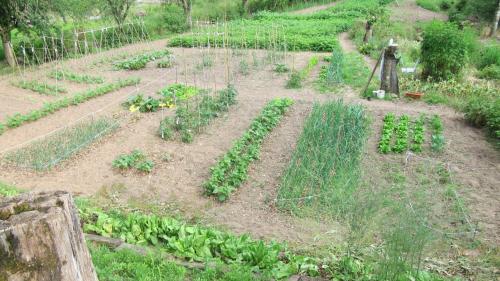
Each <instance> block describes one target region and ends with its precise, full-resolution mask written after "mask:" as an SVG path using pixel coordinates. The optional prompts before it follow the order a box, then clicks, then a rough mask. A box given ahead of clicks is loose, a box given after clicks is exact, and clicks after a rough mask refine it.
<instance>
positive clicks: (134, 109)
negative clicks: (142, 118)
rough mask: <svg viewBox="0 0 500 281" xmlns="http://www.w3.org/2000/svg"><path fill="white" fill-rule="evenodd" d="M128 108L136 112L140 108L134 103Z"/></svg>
mask: <svg viewBox="0 0 500 281" xmlns="http://www.w3.org/2000/svg"><path fill="white" fill-rule="evenodd" d="M128 110H130V112H136V111H137V110H139V107H138V106H136V105H135V104H133V105H131V106H130V107H129V109H128Z"/></svg>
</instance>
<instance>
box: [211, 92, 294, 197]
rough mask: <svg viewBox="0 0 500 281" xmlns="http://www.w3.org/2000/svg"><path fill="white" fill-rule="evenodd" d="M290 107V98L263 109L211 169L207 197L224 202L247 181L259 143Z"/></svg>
mask: <svg viewBox="0 0 500 281" xmlns="http://www.w3.org/2000/svg"><path fill="white" fill-rule="evenodd" d="M292 104H293V101H292V100H291V99H288V98H284V99H275V100H272V101H271V102H269V103H268V104H267V105H266V106H265V107H264V109H263V110H262V112H261V114H260V115H259V116H258V117H257V118H255V119H254V120H253V122H252V124H251V125H250V128H249V129H248V130H247V131H246V132H245V133H244V134H243V136H242V137H241V138H240V139H239V140H238V141H236V143H235V144H234V146H233V147H232V148H231V149H230V150H229V151H228V152H227V153H226V154H225V155H224V156H223V157H222V158H221V159H220V160H219V162H218V163H217V164H216V165H215V166H214V167H212V169H211V176H210V178H209V180H208V181H207V182H206V183H205V184H204V188H205V192H206V194H208V195H213V196H216V197H217V199H218V200H219V201H225V200H226V199H227V198H228V197H229V195H230V194H231V192H233V191H234V190H235V189H236V188H238V187H239V186H240V185H241V184H242V183H243V182H244V181H245V180H246V179H247V177H248V166H249V165H250V163H251V162H252V161H253V160H255V159H258V157H259V152H260V147H261V144H262V141H263V140H264V138H265V137H266V136H267V135H268V134H269V133H270V132H271V130H272V129H273V128H274V127H276V125H278V123H279V121H280V120H281V118H282V117H283V115H284V114H285V112H286V111H287V109H288V108H289V107H290V106H291V105H292Z"/></svg>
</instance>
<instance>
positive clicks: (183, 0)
mask: <svg viewBox="0 0 500 281" xmlns="http://www.w3.org/2000/svg"><path fill="white" fill-rule="evenodd" d="M193 1H194V0H177V2H178V3H179V4H180V5H181V7H182V9H183V10H184V14H185V15H186V18H187V21H188V24H189V26H190V27H192V26H193V17H192V16H191V10H192V7H193Z"/></svg>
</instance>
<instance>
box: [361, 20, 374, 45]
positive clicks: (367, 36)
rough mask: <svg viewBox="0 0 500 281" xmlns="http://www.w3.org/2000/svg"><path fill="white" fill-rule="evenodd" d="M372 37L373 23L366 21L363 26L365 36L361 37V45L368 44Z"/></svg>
mask: <svg viewBox="0 0 500 281" xmlns="http://www.w3.org/2000/svg"><path fill="white" fill-rule="evenodd" d="M372 36H373V23H372V22H371V21H369V20H368V21H367V22H366V25H365V36H364V37H363V43H368V41H370V40H371V39H372Z"/></svg>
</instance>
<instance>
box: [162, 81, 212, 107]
mask: <svg viewBox="0 0 500 281" xmlns="http://www.w3.org/2000/svg"><path fill="white" fill-rule="evenodd" d="M200 92H202V90H200V89H198V88H196V87H194V86H186V85H183V84H171V85H169V86H168V87H166V88H163V89H161V90H160V91H159V92H158V93H159V94H160V95H162V96H163V101H164V103H166V104H167V107H170V105H176V104H177V103H179V102H182V101H186V100H188V99H190V98H191V97H194V96H196V95H198V94H199V93H200Z"/></svg>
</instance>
